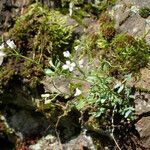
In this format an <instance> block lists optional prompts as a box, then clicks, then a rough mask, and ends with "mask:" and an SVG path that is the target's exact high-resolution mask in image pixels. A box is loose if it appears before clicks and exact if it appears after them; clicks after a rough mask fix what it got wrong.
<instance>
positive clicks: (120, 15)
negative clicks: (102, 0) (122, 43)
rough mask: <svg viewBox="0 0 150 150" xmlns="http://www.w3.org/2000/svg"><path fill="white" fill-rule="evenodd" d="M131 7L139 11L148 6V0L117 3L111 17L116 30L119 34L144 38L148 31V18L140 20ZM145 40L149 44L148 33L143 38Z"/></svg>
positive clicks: (128, 0)
mask: <svg viewBox="0 0 150 150" xmlns="http://www.w3.org/2000/svg"><path fill="white" fill-rule="evenodd" d="M132 6H134V7H136V8H137V9H140V8H141V7H144V6H150V1H148V0H144V1H143V0H142V1H141V0H133V1H131V0H123V1H118V2H117V3H116V5H115V6H114V7H113V11H112V10H111V11H110V13H112V12H113V16H114V18H115V22H116V25H115V26H116V28H117V30H118V31H119V32H128V33H129V34H131V35H133V36H135V37H142V36H143V37H144V36H145V34H146V33H147V32H148V31H149V30H150V21H149V20H150V17H149V18H147V19H146V18H142V17H141V16H140V15H139V12H138V11H137V12H133V11H132V10H131V8H132ZM145 39H146V41H147V42H148V43H150V33H148V34H147V35H146V36H145Z"/></svg>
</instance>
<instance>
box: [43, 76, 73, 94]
mask: <svg viewBox="0 0 150 150" xmlns="http://www.w3.org/2000/svg"><path fill="white" fill-rule="evenodd" d="M41 83H42V84H43V85H44V88H45V91H46V92H50V93H59V94H62V93H63V94H67V95H70V88H69V84H70V81H69V80H68V79H66V78H62V77H57V78H54V79H52V78H50V77H48V76H46V77H45V78H44V79H43V80H42V81H41Z"/></svg>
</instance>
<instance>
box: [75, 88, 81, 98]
mask: <svg viewBox="0 0 150 150" xmlns="http://www.w3.org/2000/svg"><path fill="white" fill-rule="evenodd" d="M81 93H82V92H81V90H79V89H78V88H76V92H75V94H74V96H79V95H80V94H81Z"/></svg>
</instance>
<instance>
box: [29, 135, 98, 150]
mask: <svg viewBox="0 0 150 150" xmlns="http://www.w3.org/2000/svg"><path fill="white" fill-rule="evenodd" d="M47 137H48V138H50V139H49V140H47ZM53 139H55V137H52V136H50V135H48V136H46V137H43V138H42V139H40V140H39V141H38V142H37V144H35V145H30V148H31V150H62V149H63V150H83V149H85V148H86V149H88V150H96V148H95V146H94V144H93V141H92V138H91V137H90V136H86V135H84V134H80V135H79V136H78V137H75V138H73V139H72V140H70V141H68V142H67V143H65V144H62V143H60V142H58V141H57V140H53ZM52 141H53V142H52Z"/></svg>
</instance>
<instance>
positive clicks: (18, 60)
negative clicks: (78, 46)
mask: <svg viewBox="0 0 150 150" xmlns="http://www.w3.org/2000/svg"><path fill="white" fill-rule="evenodd" d="M66 22H67V17H66V16H64V15H62V14H60V13H59V12H58V11H54V10H51V11H49V10H48V9H47V8H45V7H43V6H42V5H40V4H39V3H36V4H33V5H31V6H30V7H29V8H28V9H27V10H26V12H25V13H24V14H23V15H22V16H20V17H19V18H18V19H17V20H16V23H15V24H14V27H13V28H12V29H11V30H10V31H9V35H10V37H11V38H13V39H14V42H15V44H16V45H17V49H15V50H12V49H9V48H8V49H6V50H5V52H6V53H7V57H6V58H5V61H4V63H3V66H2V67H1V68H0V86H1V88H4V86H6V85H7V83H8V82H9V80H10V79H11V78H13V76H14V75H15V76H16V75H17V76H19V77H20V78H21V79H23V80H24V79H25V81H28V83H27V85H28V86H30V85H33V86H36V84H37V83H38V82H39V81H40V80H41V79H42V77H43V75H44V74H43V69H44V68H46V67H48V65H49V64H48V60H49V59H52V60H53V61H55V60H56V59H57V58H59V59H60V60H63V55H62V54H63V51H66V50H68V49H71V46H72V43H73V34H72V30H71V29H72V27H71V26H68V25H67V24H66Z"/></svg>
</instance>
